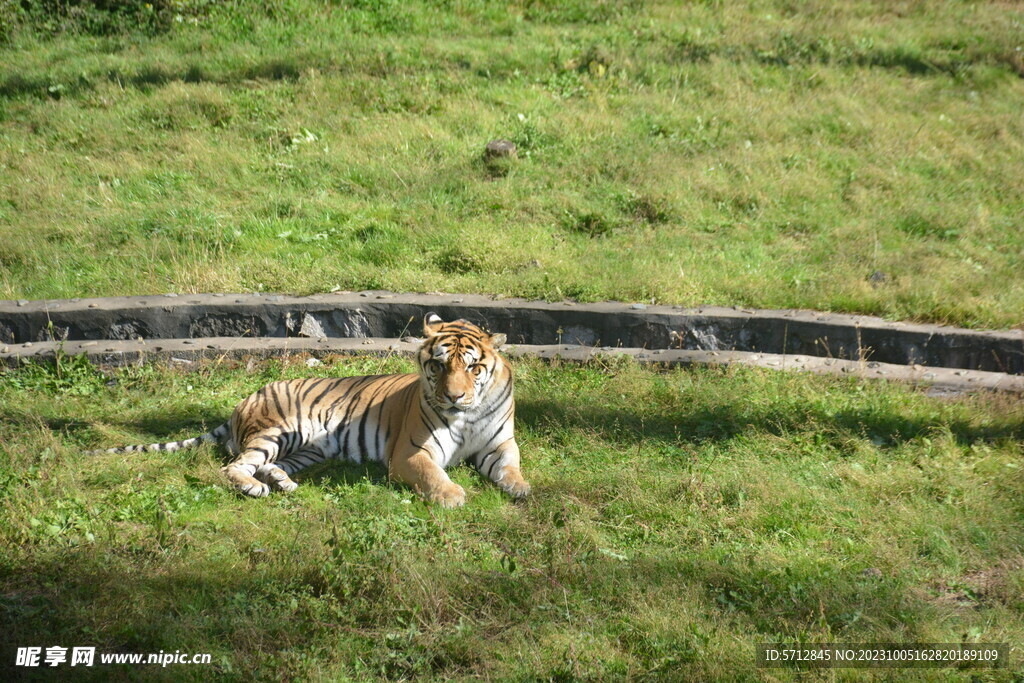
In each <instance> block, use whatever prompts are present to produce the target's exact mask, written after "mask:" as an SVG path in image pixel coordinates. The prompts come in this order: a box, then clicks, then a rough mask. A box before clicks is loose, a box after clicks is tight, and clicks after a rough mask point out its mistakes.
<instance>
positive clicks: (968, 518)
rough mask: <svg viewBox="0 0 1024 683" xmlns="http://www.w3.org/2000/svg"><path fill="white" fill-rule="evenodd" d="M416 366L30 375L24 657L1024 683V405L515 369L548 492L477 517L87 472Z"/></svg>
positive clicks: (296, 362) (24, 416)
mask: <svg viewBox="0 0 1024 683" xmlns="http://www.w3.org/2000/svg"><path fill="white" fill-rule="evenodd" d="M410 368H411V364H410V363H409V362H408V361H405V360H401V359H391V360H387V361H381V360H379V359H358V360H353V359H345V358H338V359H334V360H332V361H329V362H327V363H325V364H324V365H323V366H322V367H319V368H314V369H309V368H307V367H306V365H305V363H303V362H302V358H299V357H293V358H286V359H283V360H278V361H270V362H265V363H260V364H253V365H250V366H248V367H247V366H246V365H245V364H235V363H233V362H225V363H222V364H217V363H207V364H204V365H202V366H201V367H199V368H198V369H197V370H196V371H192V372H186V371H180V370H175V369H166V368H161V367H157V366H147V367H144V368H132V369H121V370H116V371H110V372H108V373H101V372H99V371H97V370H96V369H94V368H92V367H91V366H89V364H88V363H86V362H84V361H79V360H74V359H66V358H65V359H63V361H62V364H61V366H60V369H59V370H58V369H57V367H55V366H32V367H29V368H24V369H21V370H17V371H10V372H6V373H5V374H4V375H3V382H0V454H2V460H0V545H2V546H3V547H4V548H5V551H4V553H2V554H0V630H2V631H3V633H4V645H3V650H2V651H0V657H2V658H3V661H4V662H5V663H6V662H11V661H13V649H14V647H15V646H25V645H31V644H37V645H42V646H52V645H55V644H59V645H65V646H74V645H95V646H97V648H98V650H99V651H100V652H143V653H148V652H158V651H160V650H163V651H165V652H174V651H176V650H180V651H182V652H188V653H210V654H211V655H212V661H213V664H212V668H211V667H210V666H202V667H195V668H189V667H188V666H185V665H172V666H170V667H168V668H167V669H165V670H162V671H161V674H162V676H163V677H164V678H167V679H173V680H181V679H183V678H184V679H191V680H198V679H204V680H205V679H208V678H209V676H210V675H211V674H215V675H218V676H223V677H224V678H225V679H226V680H250V679H251V677H252V676H254V675H255V676H256V677H257V678H258V679H261V680H282V679H288V680H295V679H298V680H338V679H356V680H365V679H372V678H376V677H388V678H394V679H406V680H411V679H417V680H444V679H450V678H455V679H466V678H484V679H503V680H524V679H531V680H533V679H550V680H573V679H579V678H583V679H602V678H604V679H620V678H625V677H630V678H636V679H648V680H664V679H666V678H669V679H673V678H678V677H686V678H690V679H703V680H719V679H728V680H757V679H761V678H763V677H764V676H763V673H764V671H762V670H758V669H756V668H755V666H754V661H753V653H754V645H755V644H756V643H759V642H772V641H805V642H806V641H819V642H826V641H847V642H858V641H859V642H870V641H899V642H917V641H935V642H1009V643H1011V644H1013V646H1014V647H1015V649H1014V651H1013V653H1012V655H1011V669H1010V670H1009V671H1003V672H1002V673H992V672H989V673H984V672H982V673H981V674H980V676H981V678H980V680H1009V678H1010V677H1011V676H1017V677H1020V676H1021V675H1022V674H1024V669H1022V668H1021V661H1022V660H1021V651H1020V644H1021V643H1022V642H1024V555H1022V545H1024V529H1022V528H1021V525H1020V518H1021V514H1022V512H1024V510H1022V507H1021V505H1022V503H1021V502H1022V501H1024V476H1022V469H1021V456H1022V450H1021V443H1022V440H1024V408H1022V405H1021V403H1020V402H1019V401H1018V400H1016V399H1014V398H1010V397H1006V396H1000V395H991V394H986V395H978V396H969V397H962V398H957V399H954V400H946V401H936V400H934V399H930V398H928V397H926V396H925V395H923V394H921V393H919V392H916V391H914V390H912V389H909V388H906V387H903V386H899V385H888V384H885V383H870V384H858V383H855V382H853V381H849V380H846V379H839V378H821V377H813V376H802V375H793V374H784V373H768V372H760V371H755V370H742V369H728V370H713V369H702V370H672V371H662V372H657V371H651V370H645V369H641V368H640V367H638V366H636V365H634V364H630V363H622V364H611V365H597V364H595V365H589V366H583V367H579V366H565V367H559V366H557V365H556V366H549V365H544V364H540V363H536V362H526V361H520V362H517V363H516V364H515V369H516V372H517V378H518V384H517V396H518V408H519V409H518V411H517V417H518V418H519V419H518V435H519V440H520V442H521V444H522V450H523V454H524V470H525V472H526V473H527V476H528V478H529V479H530V480H531V481H532V483H533V485H534V495H533V496H532V497H531V498H530V499H528V500H527V501H525V502H524V503H521V504H516V503H513V502H511V501H510V500H508V499H507V498H506V497H504V496H503V495H502V494H501V493H500V492H499V491H498V490H497V489H496V488H495V487H494V486H492V485H490V484H488V483H486V482H484V481H483V480H481V479H480V478H478V477H476V476H474V475H473V474H472V473H471V472H469V471H468V470H465V469H459V470H456V471H455V474H454V476H455V479H456V481H458V482H459V483H460V484H462V485H463V486H465V487H466V488H467V490H468V491H469V500H468V502H467V505H466V506H465V507H464V508H462V509H459V510H454V511H446V510H442V509H438V508H436V507H428V506H425V505H424V504H423V503H421V502H419V501H418V500H417V499H415V498H414V497H413V496H412V495H411V492H410V491H409V490H407V489H405V488H403V487H401V486H394V485H389V484H388V483H387V482H386V481H385V480H384V473H383V472H382V471H381V470H379V469H375V468H369V469H364V468H361V467H354V466H343V465H336V464H331V465H325V466H321V467H319V468H318V469H314V470H309V471H307V472H306V473H305V474H303V475H302V478H301V485H300V487H299V489H298V490H297V491H296V492H295V493H294V494H292V495H274V496H272V497H270V498H266V499H260V500H249V499H242V498H241V497H239V496H237V495H235V494H234V493H232V492H230V491H229V490H228V489H227V488H226V487H225V485H224V481H223V480H222V477H221V475H220V472H219V470H218V468H219V466H220V463H221V460H220V457H221V456H220V453H219V452H218V451H216V450H215V449H213V448H209V447H204V448H201V449H198V450H194V451H182V452H179V453H176V454H162V455H161V454H147V455H141V456H108V455H102V456H88V455H85V454H84V453H83V451H84V450H85V449H89V448H95V447H102V446H111V445H118V444H127V443H133V442H140V441H141V442H151V441H154V440H170V439H176V438H179V437H184V436H186V435H194V434H196V433H198V432H201V431H203V430H205V429H208V428H211V427H213V426H215V425H217V424H219V423H220V422H221V421H222V420H224V419H225V418H226V417H227V416H228V415H229V414H230V410H231V408H232V406H233V405H234V404H235V403H236V402H237V401H238V400H239V399H240V398H241V397H243V396H245V395H246V394H247V393H249V392H251V391H253V390H255V389H256V388H258V387H259V386H261V385H262V384H263V383H265V382H267V381H270V380H274V379H279V378H289V377H305V376H309V375H331V376H337V375H349V374H365V373H372V372H377V371H381V370H383V371H408V370H409V369H410ZM866 570H869V571H866ZM65 670H66V669H65ZM24 671H25V670H21V672H22V673H24ZM139 671H141V670H139ZM16 673H17V672H16ZM86 673H88V674H91V675H92V676H93V677H94V678H96V679H97V680H99V679H102V680H109V678H110V677H111V676H115V677H132V676H141V675H143V674H142V673H137V672H136V671H135V670H122V669H118V668H116V667H112V666H108V667H101V668H94V669H92V670H90V671H87V672H86ZM144 673H145V675H152V674H154V673H155V667H150V668H149V669H146V670H145V672H144ZM774 673H776V674H778V675H779V677H780V678H781V679H782V680H788V679H791V678H794V677H795V674H792V673H787V672H785V671H775V672H774ZM835 673H836V679H838V680H849V679H859V678H861V677H862V676H861V673H863V672H861V673H858V672H855V671H850V670H840V671H838V672H835ZM897 673H898V674H899V677H900V678H901V680H904V679H907V678H915V677H916V678H918V679H921V680H950V679H953V680H961V679H962V680H968V678H969V674H968V673H966V672H963V673H958V672H953V671H949V670H946V671H931V672H929V671H926V670H918V671H917V672H916V674H915V671H914V670H909V669H904V670H893V674H894V675H895V674H897ZM161 674H157V675H158V676H159V675H161Z"/></svg>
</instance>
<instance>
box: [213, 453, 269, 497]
mask: <svg viewBox="0 0 1024 683" xmlns="http://www.w3.org/2000/svg"><path fill="white" fill-rule="evenodd" d="M267 459H268V458H267V454H266V453H265V452H264V451H263V450H252V449H246V450H244V451H242V453H241V455H239V456H238V458H236V459H235V460H234V462H231V463H230V464H228V465H226V466H224V467H222V468H221V472H223V473H224V475H225V476H226V477H227V478H228V481H230V482H231V484H232V486H234V487H235V488H236V489H238V490H239V491H241V492H242V493H244V494H245V495H247V496H253V497H255V498H262V497H263V496H265V495H267V494H268V493H270V487H269V486H267V485H266V484H264V483H263V482H261V481H259V480H257V479H256V478H255V477H254V476H253V475H255V474H256V472H257V470H259V469H260V468H261V467H264V466H265V465H266V464H267Z"/></svg>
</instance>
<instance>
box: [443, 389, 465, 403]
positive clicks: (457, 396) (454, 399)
mask: <svg viewBox="0 0 1024 683" xmlns="http://www.w3.org/2000/svg"><path fill="white" fill-rule="evenodd" d="M445 394H446V395H447V396H448V400H449V401H451V402H452V403H458V402H459V399H461V398H462V397H463V396H465V395H466V392H465V391H463V392H462V393H461V394H453V393H452V392H450V391H446V392H445Z"/></svg>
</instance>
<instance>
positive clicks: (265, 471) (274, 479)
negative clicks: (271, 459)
mask: <svg viewBox="0 0 1024 683" xmlns="http://www.w3.org/2000/svg"><path fill="white" fill-rule="evenodd" d="M255 477H256V479H258V480H259V481H261V482H263V483H264V484H266V485H267V486H269V487H270V488H271V489H273V490H275V491H284V492H285V493H291V492H292V491H294V490H295V489H297V488H298V487H299V485H298V484H296V483H295V482H294V481H292V480H291V477H289V476H288V473H287V472H285V471H284V470H283V469H281V468H280V467H278V466H277V465H275V464H273V463H268V464H266V465H263V466H261V467H259V468H257V470H256V474H255Z"/></svg>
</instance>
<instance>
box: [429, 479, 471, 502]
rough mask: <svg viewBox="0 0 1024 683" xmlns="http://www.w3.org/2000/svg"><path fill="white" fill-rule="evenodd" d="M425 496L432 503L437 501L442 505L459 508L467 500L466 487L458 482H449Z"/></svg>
mask: <svg viewBox="0 0 1024 683" xmlns="http://www.w3.org/2000/svg"><path fill="white" fill-rule="evenodd" d="M425 497H426V499H427V500H428V501H430V502H431V503H437V504H438V505H440V506H441V507H446V508H457V507H462V506H463V505H464V504H465V502H466V489H464V488H462V487H461V486H459V485H458V484H452V483H448V484H447V485H445V486H444V487H443V488H440V489H437V490H434V491H431V492H430V493H428V494H427V495H426V496H425Z"/></svg>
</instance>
